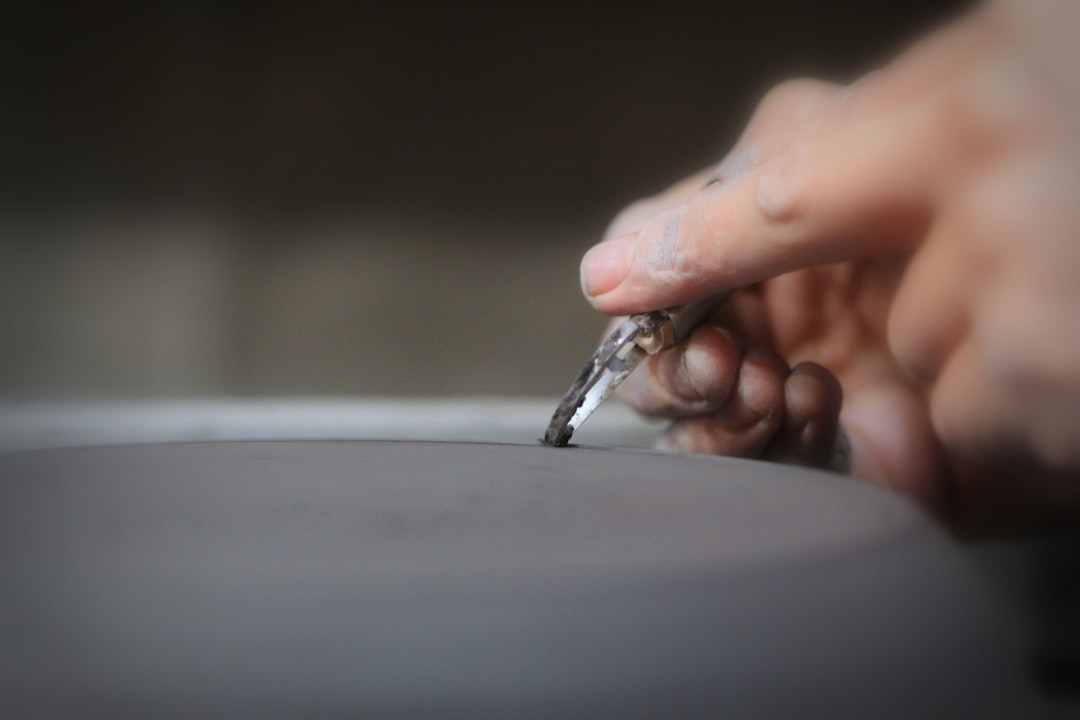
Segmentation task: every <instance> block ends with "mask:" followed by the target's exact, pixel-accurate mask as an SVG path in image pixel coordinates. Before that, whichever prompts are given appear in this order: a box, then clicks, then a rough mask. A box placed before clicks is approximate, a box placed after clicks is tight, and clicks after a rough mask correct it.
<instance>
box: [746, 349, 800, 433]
mask: <svg viewBox="0 0 1080 720" xmlns="http://www.w3.org/2000/svg"><path fill="white" fill-rule="evenodd" d="M787 375H788V365H787V362H786V361H785V360H784V359H783V358H782V357H780V356H779V355H777V354H776V353H774V352H769V351H767V350H762V349H759V348H753V349H750V350H748V351H747V352H746V354H745V356H744V357H743V361H742V365H741V366H740V368H739V381H738V382H739V388H738V393H739V399H740V401H741V403H742V405H743V406H744V407H745V409H746V410H747V411H748V412H749V413H750V414H751V415H753V416H754V417H755V418H756V419H757V420H758V421H770V420H772V419H773V418H774V417H775V416H776V415H777V414H778V413H779V412H782V411H783V406H784V381H785V379H786V378H787Z"/></svg>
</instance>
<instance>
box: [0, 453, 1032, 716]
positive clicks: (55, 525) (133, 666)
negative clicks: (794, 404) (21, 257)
mask: <svg viewBox="0 0 1080 720" xmlns="http://www.w3.org/2000/svg"><path fill="white" fill-rule="evenodd" d="M0 587H2V589H3V590H2V592H0V711H5V712H7V713H18V714H20V715H23V716H27V717H29V716H31V715H32V716H35V717H38V716H49V715H50V714H52V715H60V716H73V717H74V716H78V717H88V716H97V715H102V716H109V717H124V716H146V717H162V716H172V715H176V716H190V715H200V716H207V717H208V716H244V715H247V716H260V717H268V716H278V715H280V716H296V715H305V716H310V717H316V716H318V717H326V716H347V717H362V716H363V717H413V716H417V717H428V716H441V717H447V716H459V715H460V716H467V717H510V716H513V717H527V716H528V717H531V716H552V717H555V716H561V717H629V716H667V717H697V716H703V717H705V716H710V717H711V716H715V714H717V713H720V714H724V713H737V716H738V717H777V716H780V717H783V716H795V717H818V716H829V717H869V716H874V717H949V716H953V717H960V716H974V715H978V716H980V717H1018V716H1023V715H1024V714H1027V713H1028V712H1029V711H1030V710H1031V707H1030V705H1029V704H1028V703H1029V697H1028V695H1027V686H1026V684H1025V679H1024V676H1023V667H1022V660H1023V658H1022V655H1021V653H1020V652H1019V650H1018V648H1016V647H1015V646H1014V645H1013V644H1012V643H1011V638H1010V635H1009V633H1008V632H1007V628H1006V627H1005V626H1004V625H1003V622H1002V617H1001V616H1000V615H999V614H998V612H997V609H996V608H995V607H993V606H992V605H991V603H990V602H989V600H988V598H987V596H986V595H985V593H984V592H983V591H982V588H981V587H979V585H978V583H977V582H976V581H975V579H974V577H973V575H972V573H971V571H970V569H969V568H968V567H967V566H966V565H965V564H964V562H963V561H962V559H961V558H960V556H959V554H958V552H957V550H956V548H955V547H954V546H953V545H952V544H951V542H950V541H949V540H948V539H947V538H945V537H944V536H943V535H942V533H941V532H940V531H938V530H937V529H936V528H934V527H933V526H932V525H931V524H930V523H929V522H928V521H927V520H926V519H924V518H923V517H922V516H921V514H920V513H919V512H918V511H916V510H915V509H914V508H913V507H911V506H910V505H909V504H908V503H907V502H906V501H904V500H902V499H900V498H899V497H896V496H894V495H892V494H890V493H887V492H885V491H882V490H879V489H875V488H871V487H867V486H864V485H861V484H858V483H856V482H853V481H850V480H847V479H844V478H840V477H837V476H831V475H826V474H823V473H814V472H809V471H804V470H799V469H793V468H786V467H779V466H775V465H768V464H764V463H753V462H746V461H737V460H727V459H720V458H708V457H694V456H684V457H675V456H665V455H659V454H654V453H650V452H644V451H641V452H636V451H609V450H596V449H587V448H569V449H553V448H546V447H540V446H524V445H482V444H463V443H462V444H458V443H416V442H397V443H395V442H313V441H305V442H266V443H257V442H251V443H219V444H212V443H210V444H178V445H160V446H134V447H127V448H95V449H84V450H68V451H49V452H29V453H21V454H20V453H16V454H11V455H7V456H4V457H0ZM672 713H674V714H672ZM1018 713H1019V715H1018ZM0 714H3V713H0ZM4 716H7V715H4ZM12 716H14V715H12Z"/></svg>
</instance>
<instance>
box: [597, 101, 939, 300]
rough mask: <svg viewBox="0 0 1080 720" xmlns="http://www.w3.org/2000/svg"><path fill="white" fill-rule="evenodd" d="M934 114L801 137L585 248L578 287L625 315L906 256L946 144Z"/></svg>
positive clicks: (934, 110) (925, 213) (919, 112)
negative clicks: (821, 269)
mask: <svg viewBox="0 0 1080 720" xmlns="http://www.w3.org/2000/svg"><path fill="white" fill-rule="evenodd" d="M942 118H943V114H942V112H941V108H940V107H939V106H938V105H937V103H925V104H924V103H920V104H917V106H915V107H908V108H905V109H903V110H902V111H901V110H898V111H897V112H895V113H892V114H890V115H888V116H885V117H881V118H877V119H875V120H874V121H872V122H864V123H860V124H858V125H857V126H855V127H852V128H850V130H848V131H846V132H830V133H826V134H825V135H823V136H820V137H815V138H811V139H809V140H807V141H806V142H805V143H803V144H801V145H799V146H796V147H792V148H791V149H789V150H788V151H787V152H785V153H783V154H781V155H780V156H778V157H776V158H774V159H772V160H770V161H768V162H766V163H764V164H763V165H762V166H760V167H759V168H757V169H755V170H754V171H752V172H750V173H748V174H746V175H744V176H742V177H740V178H737V179H735V180H733V181H731V182H729V183H721V184H718V185H713V186H710V187H708V188H706V189H704V190H702V191H701V192H699V193H698V194H697V195H695V196H694V197H693V198H692V199H691V200H690V201H689V202H687V203H684V204H682V205H680V206H678V207H676V208H673V209H672V210H669V211H667V212H666V213H664V214H663V215H661V216H660V217H657V218H654V219H653V220H651V221H649V222H647V223H646V224H645V225H644V226H643V227H642V228H641V229H640V231H639V232H637V233H634V234H631V235H624V236H622V237H619V238H615V239H613V240H609V241H607V242H604V243H601V244H600V245H597V246H596V247H594V248H592V249H591V250H590V251H589V252H588V253H587V254H586V256H585V258H584V259H583V261H582V283H583V288H584V289H585V292H586V294H587V295H588V297H589V300H590V302H591V303H592V304H593V306H594V307H596V308H597V309H598V310H600V311H602V312H605V313H609V314H620V313H632V312H640V311H645V310H651V309H655V308H658V307H667V306H671V305H677V304H680V303H684V302H689V301H692V300H697V299H701V298H704V297H707V296H709V295H711V294H714V293H716V292H720V291H722V290H727V289H731V288H734V287H740V286H744V285H747V284H750V283H754V282H758V281H761V280H764V279H767V278H769V277H772V276H775V275H779V274H781V273H784V272H788V271H790V270H795V269H798V268H801V267H807V266H811V265H818V264H823V263H829V262H837V261H843V260H853V259H860V258H863V257H867V256H871V255H880V254H884V253H887V252H894V251H897V250H900V249H907V248H908V247H910V246H911V245H913V244H914V243H915V242H917V241H918V239H919V238H920V237H921V235H922V233H923V231H924V229H925V226H926V224H927V221H928V217H929V207H930V205H929V200H930V198H931V197H932V195H933V191H934V185H935V181H937V180H941V179H943V177H944V175H946V173H944V169H945V168H946V167H948V166H949V165H950V156H951V154H952V152H953V150H954V149H955V148H954V147H952V146H950V143H949V142H948V141H949V140H950V139H951V136H952V135H953V134H954V133H953V132H952V129H951V128H947V127H946V126H950V125H951V122H945V121H943V119H942Z"/></svg>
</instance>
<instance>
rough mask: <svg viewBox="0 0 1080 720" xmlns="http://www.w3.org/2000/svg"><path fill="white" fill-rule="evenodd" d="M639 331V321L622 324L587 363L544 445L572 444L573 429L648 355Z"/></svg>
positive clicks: (564, 398) (549, 429)
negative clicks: (640, 339) (638, 341)
mask: <svg viewBox="0 0 1080 720" xmlns="http://www.w3.org/2000/svg"><path fill="white" fill-rule="evenodd" d="M640 333H641V326H640V325H639V324H637V323H635V322H633V321H631V320H627V321H625V322H623V323H621V324H620V325H619V326H618V327H617V328H616V329H615V331H614V332H613V333H612V334H611V335H609V336H608V338H607V340H605V341H604V342H603V344H602V345H601V346H600V349H599V350H597V351H596V353H595V354H594V355H593V356H592V358H590V359H589V361H588V362H587V363H585V367H583V368H582V369H581V372H580V373H579V374H578V376H577V378H576V379H575V380H574V382H573V384H572V385H571V386H570V390H569V391H568V392H567V393H566V395H565V396H564V397H563V399H562V402H560V403H559V405H558V407H556V408H555V413H554V414H553V415H552V416H551V423H550V424H549V425H548V428H547V432H545V433H544V438H543V443H544V444H545V445H551V446H554V447H564V446H565V445H566V444H567V443H569V442H570V438H571V437H572V436H573V434H574V431H576V430H577V429H578V428H579V427H581V424H582V423H583V422H585V420H586V419H587V418H588V417H589V416H590V415H592V413H593V411H594V410H596V408H597V407H598V406H599V405H600V403H602V402H603V401H604V400H606V399H607V398H608V396H610V395H611V393H612V392H613V391H614V390H615V388H616V387H617V386H618V385H619V383H621V382H622V381H623V380H624V379H625V378H626V377H627V376H628V375H629V374H630V373H631V372H633V370H634V368H635V367H637V365H638V363H640V362H641V361H642V359H644V358H645V356H646V354H645V351H644V350H642V349H641V348H639V347H638V346H637V345H636V344H634V340H635V338H637V336H638V335H639V334H640Z"/></svg>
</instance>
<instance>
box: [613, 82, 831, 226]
mask: <svg viewBox="0 0 1080 720" xmlns="http://www.w3.org/2000/svg"><path fill="white" fill-rule="evenodd" d="M838 89H839V86H838V85H836V84H835V83H829V82H825V81H823V80H811V79H800V80H789V81H786V82H784V83H781V84H780V85H778V86H776V87H775V88H773V89H772V90H771V91H769V93H767V94H766V96H765V97H764V98H763V99H762V101H761V103H759V105H758V107H757V109H756V110H755V111H754V114H753V115H752V116H751V118H750V121H749V122H748V123H747V126H746V128H745V129H744V130H743V132H742V134H741V135H740V136H739V139H738V140H737V141H736V142H735V144H734V146H733V147H732V148H731V151H730V152H728V154H727V155H726V156H725V157H724V159H723V160H722V161H721V162H720V163H719V164H718V165H716V166H715V167H710V168H706V169H705V170H702V171H700V172H697V173H694V174H693V175H691V176H690V177H688V178H685V179H683V180H680V181H679V182H677V183H675V184H674V185H672V186H671V187H670V188H668V189H667V190H664V191H663V192H661V193H659V194H658V195H654V196H652V197H649V198H645V199H643V200H638V201H637V202H634V203H632V204H631V205H629V206H627V207H626V208H625V209H623V210H622V211H621V212H620V213H619V214H618V215H616V216H615V219H614V220H612V221H611V223H610V224H609V225H608V227H607V229H606V230H605V231H604V236H603V239H604V240H611V239H613V238H618V237H621V236H623V235H626V234H628V233H633V232H636V231H637V230H639V229H640V228H641V226H642V225H644V224H645V223H646V222H648V221H649V220H651V219H653V218H654V217H656V216H658V215H660V214H662V213H664V212H665V211H667V210H670V209H671V208H673V207H678V206H679V205H681V204H683V203H685V202H687V201H688V200H690V198H692V197H693V196H694V195H695V194H696V193H697V192H698V191H699V190H701V188H702V187H704V186H705V185H706V184H711V183H716V182H723V181H727V180H730V179H732V178H735V177H738V176H740V175H742V174H744V173H746V172H748V171H750V170H752V169H753V168H754V167H756V166H757V165H758V164H759V163H760V162H761V160H762V159H763V155H762V153H761V148H760V142H761V141H762V139H763V138H765V137H767V136H769V135H770V134H774V133H777V132H779V131H782V130H783V129H785V128H786V127H787V126H788V125H789V124H790V123H791V122H793V121H795V120H796V119H798V118H800V117H802V116H804V115H806V114H807V113H809V112H811V111H813V110H814V109H815V108H817V107H819V106H820V105H821V103H823V102H824V101H825V100H826V99H827V98H828V97H829V96H830V95H832V94H833V93H835V92H836V91H837V90H838Z"/></svg>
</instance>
